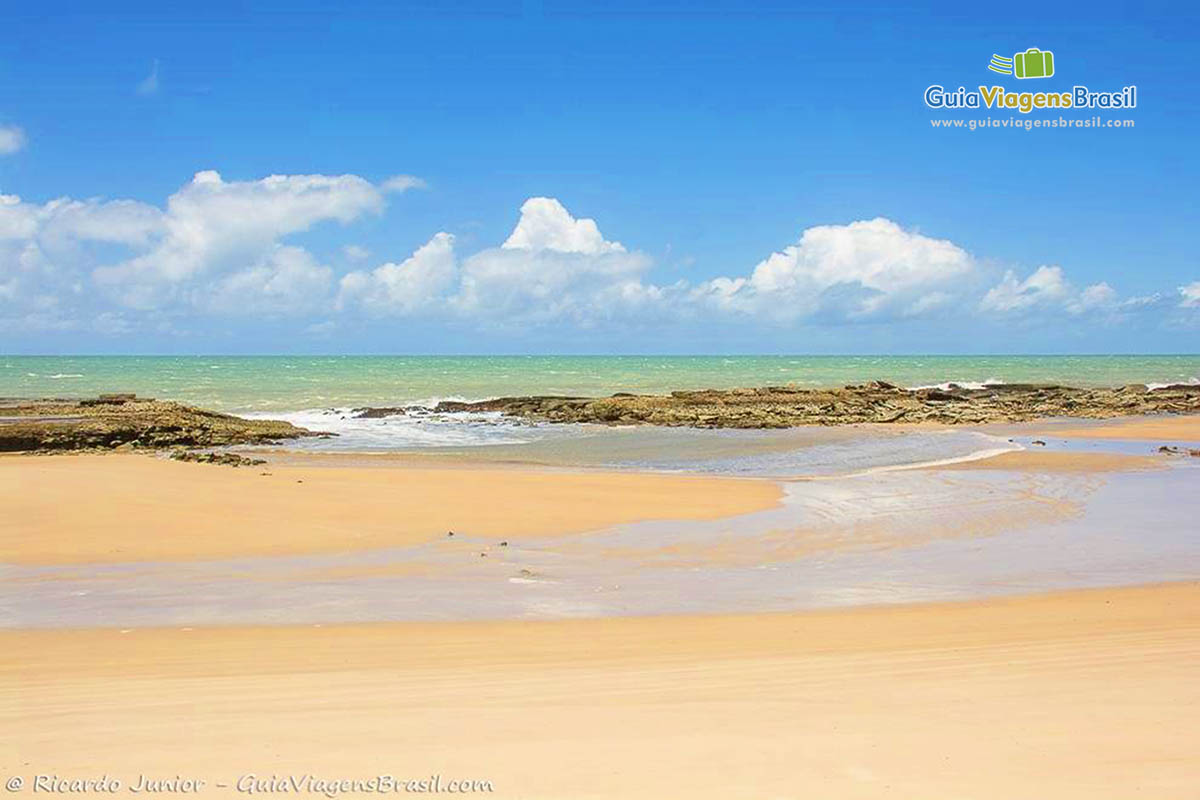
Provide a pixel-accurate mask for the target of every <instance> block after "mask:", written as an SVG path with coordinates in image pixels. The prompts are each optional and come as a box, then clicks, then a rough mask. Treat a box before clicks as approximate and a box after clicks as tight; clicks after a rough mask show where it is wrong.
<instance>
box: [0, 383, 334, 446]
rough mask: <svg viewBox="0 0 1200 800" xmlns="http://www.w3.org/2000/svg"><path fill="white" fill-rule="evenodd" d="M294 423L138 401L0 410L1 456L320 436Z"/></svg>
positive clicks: (44, 403)
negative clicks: (15, 452) (245, 417)
mask: <svg viewBox="0 0 1200 800" xmlns="http://www.w3.org/2000/svg"><path fill="white" fill-rule="evenodd" d="M319 435H325V434H316V433H313V432H311V431H308V430H305V429H304V428H298V427H296V426H295V425H292V424H291V423H289V422H280V421H277V420H259V419H253V420H251V419H242V418H241V417H235V416H232V415H230V414H221V413H218V412H215V411H206V410H204V409H201V408H195V407H193V406H188V405H183V404H182V403H171V402H165V401H158V400H145V399H138V398H137V397H134V396H133V395H102V396H101V397H100V398H96V399H91V400H35V401H8V402H5V403H2V404H0V452H14V451H56V450H96V449H112V448H115V447H122V446H128V447H137V448H148V449H160V448H167V447H219V446H224V445H234V444H270V443H276V442H280V441H285V440H288V439H297V438H300V437H303V436H319Z"/></svg>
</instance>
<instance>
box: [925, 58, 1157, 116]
mask: <svg viewBox="0 0 1200 800" xmlns="http://www.w3.org/2000/svg"><path fill="white" fill-rule="evenodd" d="M1055 61H1056V59H1055V58H1054V53H1053V52H1051V51H1049V50H1041V49H1038V48H1036V47H1030V48H1029V49H1027V50H1024V51H1022V52H1018V53H1014V54H1013V56H1012V58H1009V57H1008V56H1002V55H999V54H998V53H994V54H993V55H992V58H991V61H989V62H988V65H987V68H988V69H989V70H991V71H992V72H995V73H998V74H1000V75H1011V76H1012V77H1014V78H1017V79H1018V80H1028V79H1030V78H1051V77H1054V76H1055V75H1056V69H1055V68H1056V64H1055ZM952 85H953V84H952ZM1137 88H1138V87H1137V86H1134V85H1129V86H1124V87H1121V88H1119V89H1116V90H1115V91H1112V90H1109V91H1094V90H1092V89H1091V88H1089V87H1088V86H1086V85H1084V84H1075V85H1073V86H1071V87H1070V89H1069V90H1067V89H1066V88H1065V87H1063V88H1056V89H1055V90H1053V91H1010V90H1009V89H1006V88H1005V87H1003V86H997V85H994V84H993V85H991V86H985V85H982V84H980V85H978V86H977V87H976V88H975V89H968V88H967V87H966V86H965V85H959V86H958V87H957V89H951V88H948V87H946V86H945V85H944V84H940V83H935V84H932V85H930V86H929V87H928V88H927V89H926V90H925V105H926V106H928V107H929V108H935V109H979V110H984V109H987V110H991V111H1016V112H1017V113H1020V114H1035V115H1036V114H1039V113H1043V112H1050V113H1059V112H1061V111H1062V110H1066V109H1075V110H1083V109H1093V110H1094V109H1100V110H1108V109H1128V108H1137Z"/></svg>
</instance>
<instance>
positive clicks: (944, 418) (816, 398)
mask: <svg viewBox="0 0 1200 800" xmlns="http://www.w3.org/2000/svg"><path fill="white" fill-rule="evenodd" d="M434 410H435V411H436V412H439V413H454V412H479V411H491V412H500V413H502V414H505V415H507V416H512V417H520V418H524V419H530V420H536V421H544V422H588V423H599V424H603V425H666V426H679V427H684V426H686V427H693V428H789V427H793V426H797V425H845V424H851V423H862V422H895V423H919V422H930V423H940V424H947V425H966V424H981V423H988V422H1022V421H1027V420H1033V419H1042V418H1048V417H1090V418H1096V419H1104V418H1109V417H1119V416H1131V415H1137V414H1160V413H1180V414H1193V413H1200V386H1192V385H1179V386H1169V387H1166V388H1163V389H1155V390H1153V391H1150V390H1148V389H1147V388H1146V387H1145V386H1142V385H1136V386H1126V387H1121V388H1118V389H1077V388H1071V387H1067V386H1041V385H1032V384H1000V385H995V386H987V387H984V388H982V389H968V388H964V387H960V386H955V385H953V384H952V385H950V386H948V387H946V388H942V389H901V388H898V387H896V386H892V385H891V384H887V383H883V382H881V381H873V382H871V383H866V384H862V385H857V386H847V387H845V388H842V389H799V388H793V387H790V386H770V387H764V388H758V389H726V390H711V389H710V390H700V391H688V392H672V393H671V394H669V395H631V394H617V395H613V396H611V397H604V398H592V397H558V396H553V397H550V396H544V397H502V398H498V399H495V400H484V401H482V402H477V403H461V402H443V403H439V404H438V405H437V407H436V408H435V409H434Z"/></svg>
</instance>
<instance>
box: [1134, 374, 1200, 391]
mask: <svg viewBox="0 0 1200 800" xmlns="http://www.w3.org/2000/svg"><path fill="white" fill-rule="evenodd" d="M1181 384H1182V385H1184V386H1200V378H1197V377H1191V378H1188V379H1187V380H1186V381H1171V382H1170V383H1147V384H1146V388H1147V389H1149V390H1150V391H1152V392H1153V391H1154V390H1155V389H1165V388H1167V387H1168V386H1179V385H1181Z"/></svg>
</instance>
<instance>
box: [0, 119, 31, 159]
mask: <svg viewBox="0 0 1200 800" xmlns="http://www.w3.org/2000/svg"><path fill="white" fill-rule="evenodd" d="M23 147H25V131H24V130H22V129H21V128H19V127H18V126H16V125H0V156H10V155H12V154H13V153H15V152H17V151H18V150H20V149H22V148H23Z"/></svg>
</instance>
